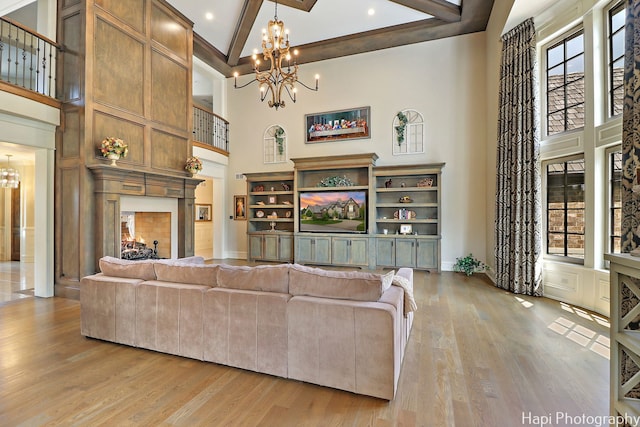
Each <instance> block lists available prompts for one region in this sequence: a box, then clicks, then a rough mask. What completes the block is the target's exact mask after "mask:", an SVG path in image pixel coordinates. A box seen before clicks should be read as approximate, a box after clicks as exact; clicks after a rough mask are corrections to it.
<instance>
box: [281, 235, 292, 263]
mask: <svg viewBox="0 0 640 427" xmlns="http://www.w3.org/2000/svg"><path fill="white" fill-rule="evenodd" d="M278 260H279V261H292V260H293V236H291V235H284V236H278Z"/></svg>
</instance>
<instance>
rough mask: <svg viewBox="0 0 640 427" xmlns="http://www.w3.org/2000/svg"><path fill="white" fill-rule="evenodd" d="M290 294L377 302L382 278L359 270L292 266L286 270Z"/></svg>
mask: <svg viewBox="0 0 640 427" xmlns="http://www.w3.org/2000/svg"><path fill="white" fill-rule="evenodd" d="M289 281H290V284H289V292H290V293H291V294H292V295H306V296H313V297H322V298H334V299H348V300H355V301H378V300H379V299H380V297H381V296H382V293H383V289H382V284H383V283H382V276H381V275H380V274H374V273H365V272H361V271H333V270H323V269H321V268H313V267H306V266H304V265H299V264H293V265H292V266H291V268H290V271H289Z"/></svg>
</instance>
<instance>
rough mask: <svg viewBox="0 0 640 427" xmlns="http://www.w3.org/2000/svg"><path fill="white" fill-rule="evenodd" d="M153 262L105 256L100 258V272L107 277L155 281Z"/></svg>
mask: <svg viewBox="0 0 640 427" xmlns="http://www.w3.org/2000/svg"><path fill="white" fill-rule="evenodd" d="M154 263H155V261H153V260H142V261H130V260H126V259H120V258H114V257H111V256H105V257H102V258H100V261H99V264H100V271H101V272H102V274H104V275H105V276H112V277H125V278H128V279H142V280H155V279H156V273H155V270H154V268H153V264H154Z"/></svg>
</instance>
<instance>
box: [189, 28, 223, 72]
mask: <svg viewBox="0 0 640 427" xmlns="http://www.w3.org/2000/svg"><path fill="white" fill-rule="evenodd" d="M193 55H194V56H196V57H197V58H198V59H200V60H202V61H204V63H206V64H207V65H209V66H210V67H211V68H213V69H214V70H217V71H218V72H219V73H221V74H224V75H225V76H230V75H231V67H230V66H229V64H227V57H226V56H225V55H224V54H223V53H222V52H220V51H219V50H218V49H216V48H215V47H214V46H213V45H212V44H210V43H209V42H208V41H206V40H205V39H204V37H202V36H201V35H199V34H198V33H196V32H195V31H194V32H193Z"/></svg>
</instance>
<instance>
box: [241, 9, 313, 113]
mask: <svg viewBox="0 0 640 427" xmlns="http://www.w3.org/2000/svg"><path fill="white" fill-rule="evenodd" d="M275 4H276V6H275V14H274V17H273V21H269V26H268V27H267V29H263V30H262V56H263V58H264V60H265V62H266V61H269V69H268V70H264V71H260V59H258V52H257V50H255V51H254V54H253V56H252V59H253V71H254V72H255V79H254V80H251V81H250V82H249V83H247V84H245V85H242V86H238V73H237V72H235V73H234V74H233V76H234V81H233V87H234V88H236V89H242V88H243V87H246V86H248V85H250V84H251V83H253V82H255V81H257V82H258V83H259V85H260V101H263V102H264V100H265V99H267V97H269V95H271V96H270V99H269V107H275V108H276V110H277V109H278V108H279V107H282V108H284V107H285V101H284V99H282V95H283V92H286V93H287V95H289V99H291V100H292V101H293V102H296V92H297V88H296V87H295V84H296V83H300V84H301V85H302V86H304V87H306V88H307V89H309V90H312V91H317V90H318V80H319V79H320V77H319V76H318V75H317V74H316V87H315V88H311V87H309V86H307V85H306V84H304V83H303V82H301V81H299V80H298V64H297V63H296V60H295V57H296V56H297V55H298V50H297V49H294V50H293V58H292V56H291V53H290V52H289V30H285V28H284V22H282V21H280V20H279V19H278V1H277V0H275ZM285 62H286V65H285V64H284V63H285ZM283 67H284V68H283Z"/></svg>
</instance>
